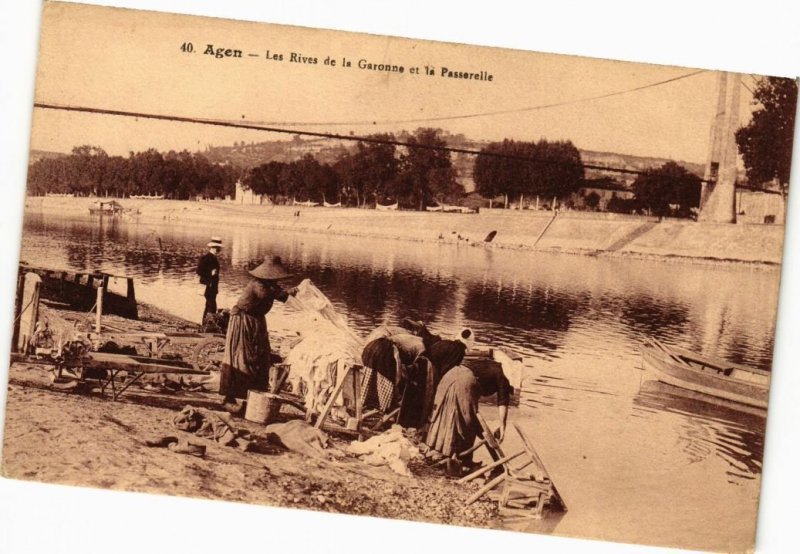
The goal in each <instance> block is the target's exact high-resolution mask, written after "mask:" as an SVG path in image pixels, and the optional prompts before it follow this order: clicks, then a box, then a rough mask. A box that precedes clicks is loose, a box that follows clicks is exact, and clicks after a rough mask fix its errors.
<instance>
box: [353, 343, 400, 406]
mask: <svg viewBox="0 0 800 554" xmlns="http://www.w3.org/2000/svg"><path fill="white" fill-rule="evenodd" d="M361 361H362V362H363V363H364V368H365V369H364V377H363V381H362V384H361V404H362V407H363V408H378V409H379V410H381V411H382V412H384V413H385V412H388V411H389V410H390V409H391V408H392V407H393V406H394V402H395V386H396V385H397V381H398V371H399V369H400V354H399V353H398V351H397V348H396V347H395V345H394V343H392V341H390V340H389V339H387V338H383V337H382V338H379V339H375V340H373V341H370V342H368V343H367V345H366V346H365V347H364V350H363V352H362V353H361Z"/></svg>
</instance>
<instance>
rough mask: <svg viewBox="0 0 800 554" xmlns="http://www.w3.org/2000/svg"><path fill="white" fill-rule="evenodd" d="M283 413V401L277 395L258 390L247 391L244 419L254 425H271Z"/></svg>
mask: <svg viewBox="0 0 800 554" xmlns="http://www.w3.org/2000/svg"><path fill="white" fill-rule="evenodd" d="M280 411H281V400H280V398H279V397H278V395H276V394H272V393H269V392H262V391H257V390H250V391H247V409H246V410H245V412H244V418H245V419H246V420H247V421H252V422H253V423H269V422H270V421H273V420H274V419H275V418H276V417H277V416H278V413H279V412H280Z"/></svg>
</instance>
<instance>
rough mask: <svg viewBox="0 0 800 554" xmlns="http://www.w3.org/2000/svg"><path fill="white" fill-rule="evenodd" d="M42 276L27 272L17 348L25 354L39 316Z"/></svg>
mask: <svg viewBox="0 0 800 554" xmlns="http://www.w3.org/2000/svg"><path fill="white" fill-rule="evenodd" d="M41 286H42V278H41V277H39V275H37V274H36V273H34V272H32V271H31V272H29V273H26V274H25V277H24V284H23V294H22V308H21V309H20V314H19V329H20V330H19V336H18V338H17V340H18V342H17V348H18V350H19V352H22V353H23V354H25V353H26V352H27V350H28V343H29V341H30V340H31V337H32V336H33V331H34V330H35V329H36V320H37V319H38V318H39V291H40V290H41Z"/></svg>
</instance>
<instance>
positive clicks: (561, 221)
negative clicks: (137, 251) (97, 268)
mask: <svg viewBox="0 0 800 554" xmlns="http://www.w3.org/2000/svg"><path fill="white" fill-rule="evenodd" d="M93 201H94V200H93V199H89V198H56V197H47V198H42V197H31V198H28V199H27V200H26V204H25V209H26V212H28V213H43V214H62V215H63V214H71V215H81V216H83V215H88V207H89V205H90V204H92V203H93ZM121 203H122V204H123V206H124V207H125V208H126V209H130V210H132V211H133V212H138V213H137V214H136V215H126V216H123V218H124V219H126V220H131V221H142V222H149V223H155V222H173V223H180V224H188V225H192V224H197V225H204V226H209V225H210V224H214V223H218V222H219V221H235V223H236V225H245V226H253V227H260V228H265V229H274V230H284V231H292V232H309V233H323V234H331V235H340V236H358V237H372V238H382V239H395V240H405V241H416V242H431V243H434V242H440V243H451V244H454V245H455V244H457V245H461V246H478V247H481V248H485V247H487V245H486V244H485V243H484V239H485V237H486V236H487V235H488V234H489V233H490V232H491V231H496V236H495V238H494V240H492V242H491V245H490V246H488V247H491V248H510V249H518V250H536V251H551V252H563V253H570V254H585V255H593V256H597V255H602V256H630V257H643V258H650V259H661V260H665V261H684V262H692V263H746V264H751V265H761V266H775V265H778V264H780V262H781V255H782V246H783V236H784V227H783V226H782V225H745V224H738V225H723V224H702V223H697V222H693V221H683V220H665V221H662V222H659V221H658V220H657V219H655V218H646V217H633V216H624V215H618V214H599V213H583V212H564V213H561V214H559V215H558V217H556V218H554V217H553V213H552V212H537V211H515V210H482V211H481V213H479V214H445V213H427V212H406V211H395V212H390V211H380V212H379V211H375V210H361V209H352V208H319V207H316V208H298V207H293V206H259V205H242V204H236V203H234V202H189V201H172V200H130V199H126V200H122V201H121ZM296 212H299V216H297V215H295V213H296Z"/></svg>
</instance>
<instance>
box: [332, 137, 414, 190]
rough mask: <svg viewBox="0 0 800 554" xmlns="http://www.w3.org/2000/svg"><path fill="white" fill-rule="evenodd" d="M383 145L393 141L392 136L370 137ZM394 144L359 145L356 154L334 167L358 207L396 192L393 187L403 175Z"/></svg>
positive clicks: (361, 142)
mask: <svg viewBox="0 0 800 554" xmlns="http://www.w3.org/2000/svg"><path fill="white" fill-rule="evenodd" d="M368 138H373V139H377V140H382V141H394V140H395V137H394V135H392V134H376V135H370V137H368ZM396 150H397V149H396V148H395V146H394V144H386V143H382V142H364V141H359V142H358V144H356V150H355V152H353V153H348V154H344V155H342V156H340V157H339V159H338V161H337V162H336V164H335V165H334V169H335V171H336V173H337V175H338V180H339V182H340V184H341V187H342V192H343V193H344V195H345V196H348V197H349V198H350V200H352V201H354V202H355V205H356V206H361V205H364V204H366V201H367V199H368V198H373V199H376V198H377V196H378V195H379V194H382V195H386V194H387V193H390V194H391V193H392V192H393V184H394V182H395V180H396V179H397V176H398V173H399V171H400V160H399V159H398V158H397V152H396Z"/></svg>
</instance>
